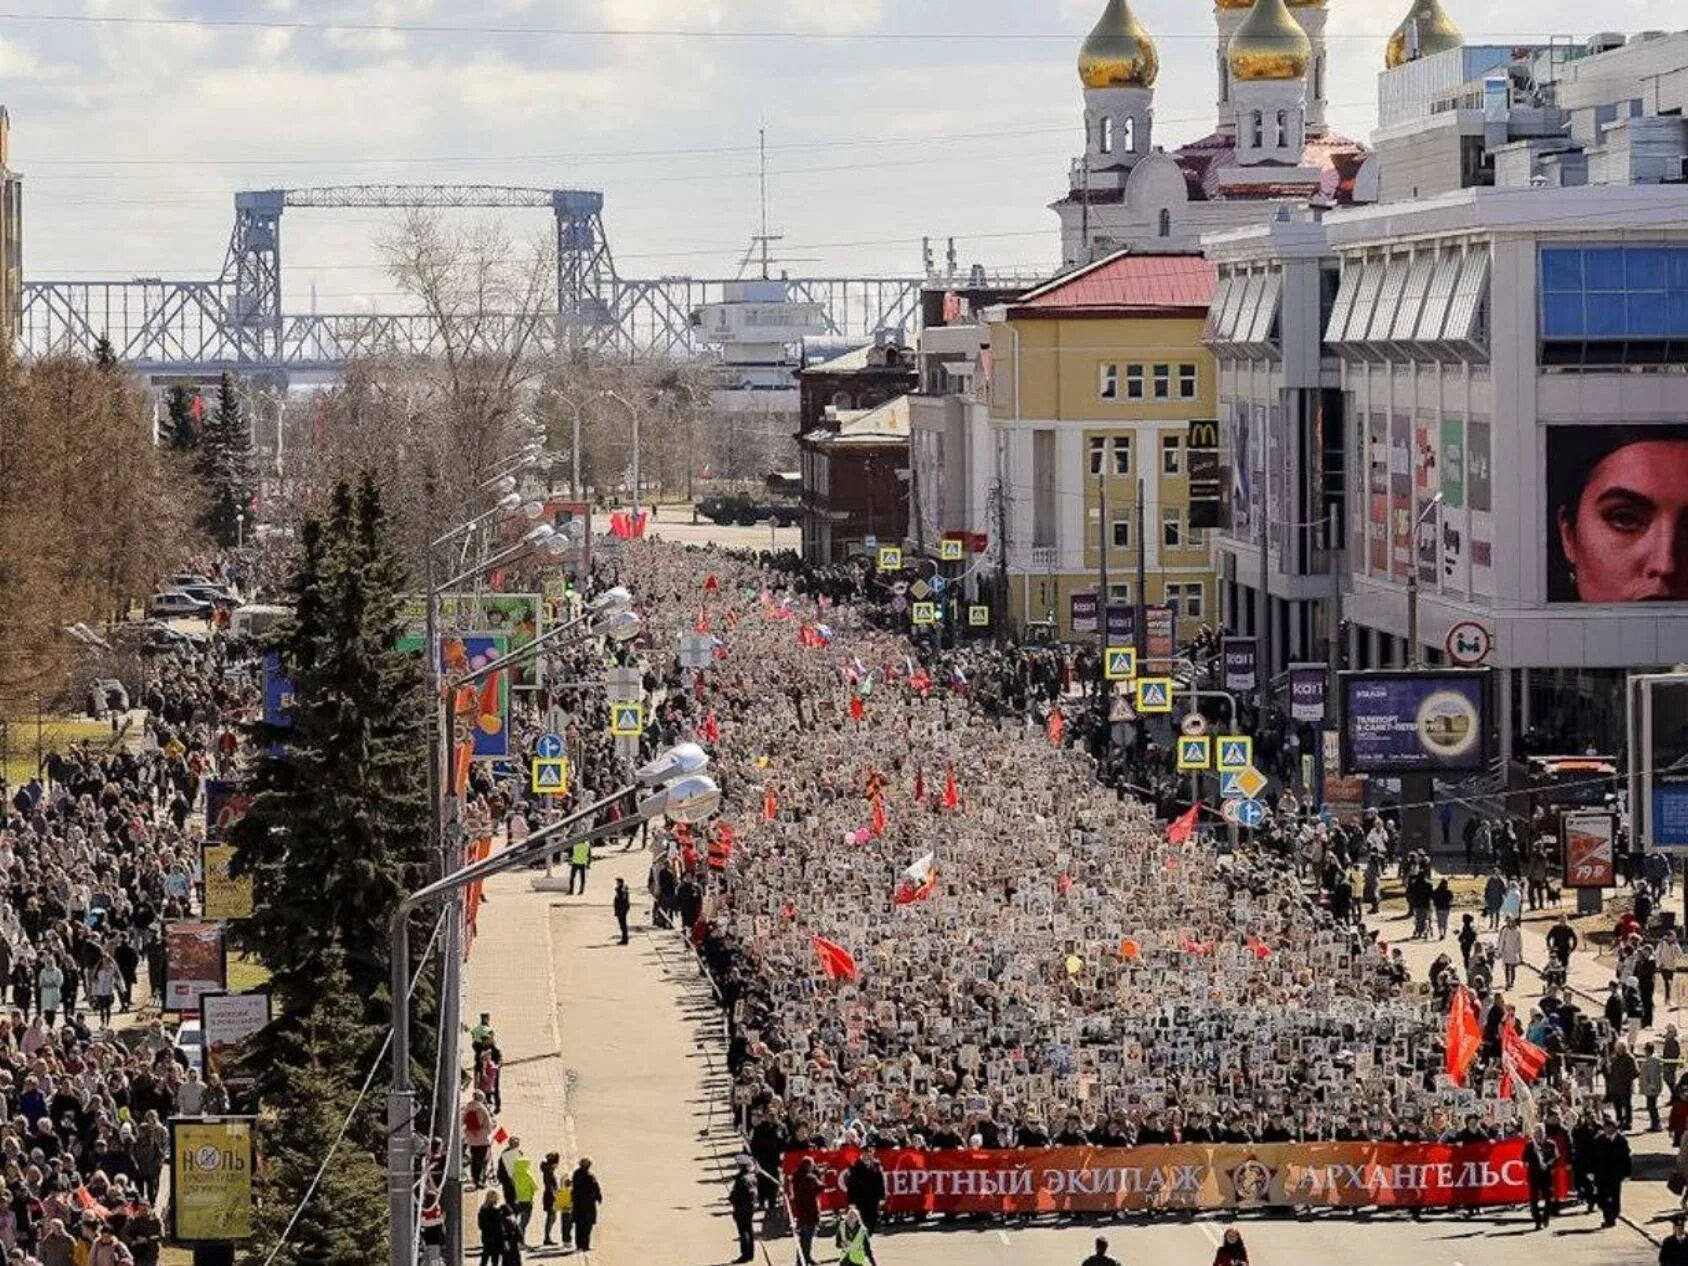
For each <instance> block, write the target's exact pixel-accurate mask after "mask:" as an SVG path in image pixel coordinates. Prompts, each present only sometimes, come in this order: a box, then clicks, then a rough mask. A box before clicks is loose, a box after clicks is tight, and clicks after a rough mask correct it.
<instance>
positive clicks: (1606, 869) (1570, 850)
mask: <svg viewBox="0 0 1688 1266" xmlns="http://www.w3.org/2000/svg"><path fill="white" fill-rule="evenodd" d="M1559 834H1560V844H1561V845H1562V849H1561V852H1562V855H1563V856H1564V859H1565V887H1567V888H1609V887H1611V886H1612V885H1613V884H1615V883H1616V882H1617V852H1616V849H1617V835H1618V818H1617V815H1616V814H1613V813H1594V812H1588V813H1567V814H1565V815H1563V816H1562V817H1561V818H1560V819H1559Z"/></svg>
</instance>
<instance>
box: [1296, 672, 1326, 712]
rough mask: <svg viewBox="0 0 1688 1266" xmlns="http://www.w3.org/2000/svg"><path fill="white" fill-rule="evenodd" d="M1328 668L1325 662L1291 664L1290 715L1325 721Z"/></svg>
mask: <svg viewBox="0 0 1688 1266" xmlns="http://www.w3.org/2000/svg"><path fill="white" fill-rule="evenodd" d="M1327 673H1328V670H1327V669H1326V667H1325V665H1323V664H1291V665H1290V666H1289V715H1290V718H1291V720H1295V721H1314V722H1317V721H1323V720H1324V719H1325V678H1326V676H1327Z"/></svg>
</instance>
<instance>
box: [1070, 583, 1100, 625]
mask: <svg viewBox="0 0 1688 1266" xmlns="http://www.w3.org/2000/svg"><path fill="white" fill-rule="evenodd" d="M1068 601H1069V602H1070V604H1071V612H1072V625H1073V632H1074V633H1094V632H1095V631H1096V595H1095V594H1093V593H1075V594H1073V595H1072V597H1071V598H1070V599H1069V600H1068Z"/></svg>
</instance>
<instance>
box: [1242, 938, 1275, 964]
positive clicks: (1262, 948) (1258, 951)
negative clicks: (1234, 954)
mask: <svg viewBox="0 0 1688 1266" xmlns="http://www.w3.org/2000/svg"><path fill="white" fill-rule="evenodd" d="M1245 943H1246V944H1247V945H1248V947H1249V949H1251V950H1253V951H1254V956H1255V957H1256V958H1258V959H1259V960H1260V961H1261V962H1265V961H1266V960H1267V959H1268V958H1270V957H1272V947H1271V946H1270V945H1268V944H1266V942H1265V941H1263V940H1261V939H1260V938H1259V937H1258V936H1250V937H1249V938H1247V941H1246V942H1245Z"/></svg>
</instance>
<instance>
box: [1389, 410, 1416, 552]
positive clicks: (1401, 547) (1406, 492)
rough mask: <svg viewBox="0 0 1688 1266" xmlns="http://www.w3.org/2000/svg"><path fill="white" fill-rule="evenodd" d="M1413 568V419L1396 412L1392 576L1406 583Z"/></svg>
mask: <svg viewBox="0 0 1688 1266" xmlns="http://www.w3.org/2000/svg"><path fill="white" fill-rule="evenodd" d="M1412 565H1413V474H1412V419H1411V418H1409V417H1408V416H1407V415H1406V414H1404V413H1397V414H1395V415H1394V417H1393V418H1392V419H1391V420H1390V425H1389V574H1390V575H1391V576H1393V577H1394V578H1395V579H1396V580H1400V581H1405V580H1406V578H1407V571H1408V569H1410V568H1411V567H1412Z"/></svg>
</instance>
